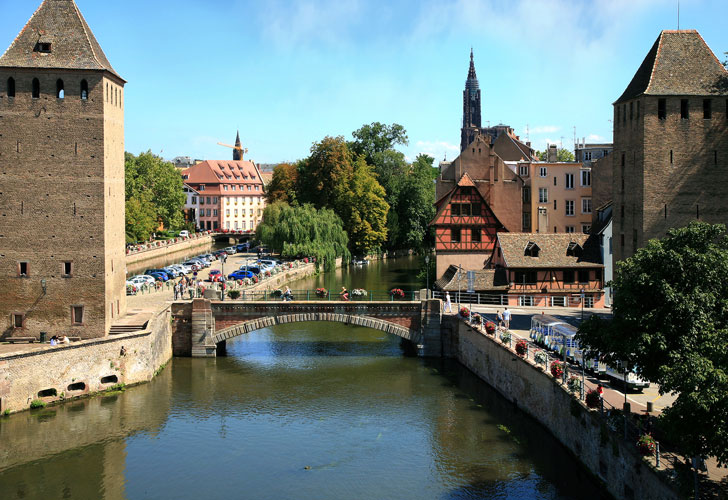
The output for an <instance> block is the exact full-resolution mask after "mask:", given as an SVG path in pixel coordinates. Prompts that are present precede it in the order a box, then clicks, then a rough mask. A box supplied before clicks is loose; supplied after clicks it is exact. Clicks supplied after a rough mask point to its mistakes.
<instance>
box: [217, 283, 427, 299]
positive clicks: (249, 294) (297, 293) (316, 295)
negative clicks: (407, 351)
mask: <svg viewBox="0 0 728 500" xmlns="http://www.w3.org/2000/svg"><path fill="white" fill-rule="evenodd" d="M213 289H216V290H219V287H217V288H216V287H214V286H213ZM237 291H239V292H240V296H239V297H237V298H235V299H231V298H230V297H229V291H228V292H227V293H228V295H226V297H225V300H242V301H251V300H252V301H264V302H286V301H290V302H314V301H318V302H320V301H348V302H403V301H404V302H406V301H417V300H419V291H403V295H401V296H396V295H393V294H391V293H390V292H389V291H387V290H365V291H364V294H362V295H353V294H352V291H351V290H349V296H348V300H347V299H345V298H344V297H343V295H341V294H340V293H337V292H335V291H327V292H326V293H323V292H319V291H317V290H315V289H314V290H291V297H290V298H287V297H284V291H283V290H281V289H276V290H254V291H249V290H237Z"/></svg>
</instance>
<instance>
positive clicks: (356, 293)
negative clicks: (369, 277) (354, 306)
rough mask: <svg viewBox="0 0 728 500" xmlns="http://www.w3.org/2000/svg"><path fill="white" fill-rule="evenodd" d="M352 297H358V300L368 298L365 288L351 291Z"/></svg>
mask: <svg viewBox="0 0 728 500" xmlns="http://www.w3.org/2000/svg"><path fill="white" fill-rule="evenodd" d="M351 296H352V297H358V298H364V297H366V296H367V291H366V290H364V289H363V288H354V289H353V290H352V291H351Z"/></svg>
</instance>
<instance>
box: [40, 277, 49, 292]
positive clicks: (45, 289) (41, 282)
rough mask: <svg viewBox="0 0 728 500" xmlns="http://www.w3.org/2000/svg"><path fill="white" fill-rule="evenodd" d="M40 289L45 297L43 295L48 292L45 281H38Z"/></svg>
mask: <svg viewBox="0 0 728 500" xmlns="http://www.w3.org/2000/svg"><path fill="white" fill-rule="evenodd" d="M40 287H41V288H42V289H43V294H44V295H45V293H46V292H47V291H48V283H47V282H46V280H44V279H42V280H40Z"/></svg>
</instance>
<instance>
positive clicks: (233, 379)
mask: <svg viewBox="0 0 728 500" xmlns="http://www.w3.org/2000/svg"><path fill="white" fill-rule="evenodd" d="M418 265H419V263H418V258H400V259H397V260H390V261H385V262H379V263H373V264H372V265H371V266H369V268H364V269H357V270H353V271H352V270H349V269H346V270H343V271H341V270H340V271H338V272H337V273H332V274H330V275H321V276H318V277H315V278H309V279H307V280H303V281H301V282H299V283H296V284H295V286H294V287H292V288H294V289H306V288H315V287H318V286H325V287H327V288H330V289H332V290H338V289H339V288H340V287H341V285H342V284H344V285H345V286H347V287H348V288H365V289H370V290H372V289H374V290H387V289H389V288H391V287H394V286H397V287H400V288H403V289H405V290H413V289H416V288H419V286H418V284H417V283H416V282H415V278H414V275H415V274H416V267H418ZM575 432H578V429H575ZM0 445H2V446H1V449H0V499H3V500H9V499H67V498H70V499H84V500H86V499H88V500H91V499H127V498H128V499H198V498H199V499H237V498H246V499H248V498H249V499H481V498H483V499H567V498H573V499H582V498H589V499H592V500H597V499H600V498H603V497H604V493H603V492H602V491H601V490H600V489H599V488H598V487H597V486H596V485H595V484H594V483H593V482H592V481H591V480H590V478H589V477H588V475H587V474H586V473H585V472H584V471H583V469H582V468H581V467H580V466H579V465H578V464H577V463H576V461H575V460H574V459H572V458H571V457H570V456H569V455H568V454H567V453H566V452H565V450H564V449H563V448H562V447H561V446H560V445H559V444H558V443H557V442H556V441H555V440H554V439H553V438H552V437H551V436H550V435H549V434H548V432H547V431H546V430H545V429H544V428H542V427H541V426H539V425H538V424H537V423H536V422H535V421H533V420H532V419H530V418H529V417H526V416H525V415H524V414H522V413H521V412H520V411H519V410H517V409H516V408H515V407H513V406H512V405H511V404H510V403H509V402H507V401H506V400H505V399H503V398H502V397H501V396H499V395H498V394H497V393H495V391H493V390H491V389H490V388H488V387H487V386H486V385H485V384H484V383H483V382H481V381H479V380H478V379H477V378H476V377H475V376H473V375H472V374H471V373H470V372H468V371H467V370H466V369H464V368H463V367H461V366H460V365H459V364H457V363H456V362H453V361H442V360H422V359H418V358H413V357H409V356H407V355H405V350H404V349H403V347H402V346H401V345H400V339H399V338H397V337H393V336H388V335H387V334H385V333H383V332H379V331H375V330H370V329H366V328H360V327H351V326H345V325H334V324H331V323H302V324H292V325H282V326H277V327H275V328H271V329H265V330H261V331H258V332H254V333H252V334H250V335H247V336H244V337H238V338H236V339H233V340H231V341H228V343H227V357H220V358H217V359H212V360H198V359H195V360H193V359H186V358H177V359H174V360H173V361H172V362H171V363H170V364H169V366H168V367H167V368H166V369H165V370H164V371H163V372H162V373H161V374H160V375H159V376H158V377H157V378H156V379H154V380H153V381H152V382H151V383H149V384H145V385H141V386H137V387H133V388H130V389H127V390H126V391H125V392H122V393H118V394H111V395H104V396H98V397H95V398H91V399H88V400H81V401H76V402H71V403H68V404H66V405H61V406H56V407H52V408H47V409H44V410H39V411H33V412H25V413H21V414H17V415H13V416H10V417H6V418H0Z"/></svg>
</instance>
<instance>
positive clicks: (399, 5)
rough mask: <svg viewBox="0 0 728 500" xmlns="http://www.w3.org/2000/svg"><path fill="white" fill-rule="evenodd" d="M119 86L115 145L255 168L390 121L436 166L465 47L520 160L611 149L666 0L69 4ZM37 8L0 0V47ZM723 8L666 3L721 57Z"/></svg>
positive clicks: (451, 126)
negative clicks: (525, 153) (240, 149)
mask: <svg viewBox="0 0 728 500" xmlns="http://www.w3.org/2000/svg"><path fill="white" fill-rule="evenodd" d="M76 3H77V4H78V6H79V8H80V9H81V12H82V13H83V14H84V17H85V18H86V20H87V22H88V24H89V25H90V26H91V29H92V31H93V32H94V34H95V36H96V38H97V39H98V40H99V42H100V44H101V46H102V48H103V49H104V52H105V53H106V55H107V57H108V58H109V60H110V61H111V64H112V65H113V66H114V69H115V70H116V71H117V72H118V73H119V74H120V75H121V76H122V77H124V79H126V80H127V81H128V83H127V85H126V90H125V119H126V121H125V127H126V150H127V151H130V152H132V153H135V154H137V153H140V152H143V151H147V150H151V151H152V152H153V153H155V154H159V155H161V156H163V157H165V158H167V159H172V158H174V157H176V156H191V157H193V158H199V159H228V158H232V156H231V155H232V150H231V149H228V148H225V147H222V146H218V145H217V143H218V142H223V143H227V144H232V143H233V142H234V139H235V133H236V130H240V136H241V140H242V142H243V146H244V147H246V148H248V150H249V152H248V154H247V156H246V158H249V159H252V160H254V161H256V162H257V163H279V162H282V161H295V160H297V159H300V158H304V157H306V156H308V154H309V151H310V148H311V145H312V144H313V143H314V142H316V141H320V140H321V139H323V138H324V137H325V136H327V135H329V136H338V135H343V136H345V137H346V138H347V139H350V138H351V133H352V132H353V131H354V130H356V129H358V128H359V127H361V126H362V125H364V124H367V123H372V122H377V121H378V122H382V123H399V124H400V125H402V126H404V128H405V129H406V130H407V133H408V137H409V144H408V145H407V146H404V147H402V148H401V150H402V151H403V152H404V153H405V155H406V156H407V158H408V159H410V160H411V159H414V158H415V157H416V156H417V154H419V153H426V154H429V155H431V156H433V157H435V159H436V160H437V161H439V160H442V159H443V158H445V157H446V156H447V158H448V159H452V158H454V157H455V156H457V154H458V151H459V143H460V127H461V121H462V92H463V89H464V85H465V79H466V77H467V72H468V65H469V55H470V49H471V47H472V48H473V51H474V54H475V64H476V70H477V74H478V79H479V81H480V88H481V91H482V111H483V125H484V126H486V125H487V124H491V125H495V124H498V123H505V124H508V125H510V126H511V127H513V128H514V129H515V130H516V133H517V134H518V135H520V136H521V138H522V139H523V140H530V141H531V142H532V143H533V146H534V147H535V148H536V149H543V148H544V147H545V145H546V144H547V143H549V142H552V143H557V144H559V145H562V146H563V147H565V148H568V149H573V145H574V136H575V135H576V136H577V137H579V138H580V139H581V138H585V139H586V141H587V142H602V141H607V142H611V140H612V124H611V121H610V119H611V117H612V107H611V103H612V102H614V101H615V100H616V99H617V98H618V97H619V95H620V94H621V93H622V92H623V91H624V89H625V88H626V86H627V85H628V84H629V81H630V80H631V78H632V76H633V75H634V73H635V72H636V70H637V68H638V67H639V65H640V63H641V62H642V60H643V59H644V57H645V55H646V54H647V52H648V51H649V49H650V47H651V46H652V44H653V43H654V41H655V40H656V38H657V36H658V35H659V33H660V31H661V30H663V29H676V28H677V22H678V21H677V19H678V15H677V12H678V7H677V4H678V2H677V0H452V1H447V0H419V1H399V0H390V1H364V0H289V1H283V0H265V1H262V2H261V1H256V2H252V1H244V0H205V1H200V0H195V1H191V0H176V1H172V0H154V1H149V0H146V1H141V0H124V1H115V2H108V1H107V2H99V1H98V0H76ZM38 5H40V0H25V1H22V2H18V1H15V0H0V10H1V11H2V12H3V15H2V16H1V17H0V51H4V50H5V49H6V48H7V47H8V46H9V45H10V43H11V42H12V41H13V39H14V38H15V36H16V35H17V34H18V32H19V31H20V30H21V29H22V27H23V26H24V24H25V23H26V22H27V20H28V19H29V18H30V16H31V15H32V13H33V11H34V10H35V8H36V7H37V6H38ZM726 19H728V0H680V28H681V29H697V30H698V31H699V32H700V34H701V35H702V36H703V38H704V39H705V41H706V42H707V43H708V45H709V46H710V48H711V49H712V50H713V51H714V52H715V53H716V55H718V57H719V58H720V59H721V60H724V59H725V56H724V52H727V51H728V29H726V27H725V26H726V25H725V20H726Z"/></svg>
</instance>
